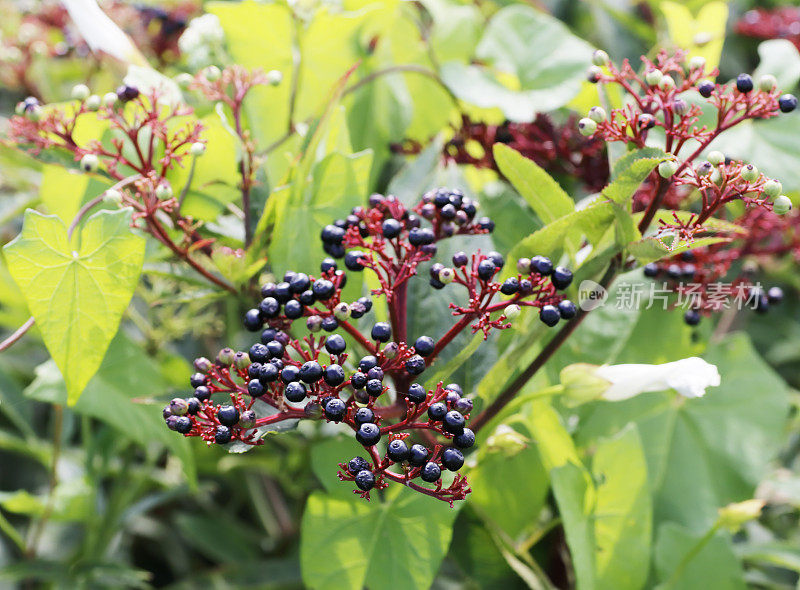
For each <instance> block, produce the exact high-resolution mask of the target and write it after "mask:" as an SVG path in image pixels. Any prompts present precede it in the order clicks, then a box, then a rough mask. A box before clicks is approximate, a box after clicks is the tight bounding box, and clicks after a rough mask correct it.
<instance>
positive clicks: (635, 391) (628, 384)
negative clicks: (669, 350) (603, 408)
mask: <svg viewBox="0 0 800 590" xmlns="http://www.w3.org/2000/svg"><path fill="white" fill-rule="evenodd" d="M595 375H596V376H597V377H600V378H602V379H605V380H606V381H608V382H609V383H610V384H611V385H610V386H609V387H608V389H606V390H605V391H604V392H603V393H602V394H601V397H602V398H603V399H604V400H607V401H620V400H624V399H629V398H631V397H634V396H637V395H639V394H640V393H645V392H648V391H664V390H666V389H674V390H675V391H676V392H677V393H678V394H680V395H682V396H683V397H702V396H703V395H705V393H706V388H707V387H716V386H718V385H719V384H720V377H719V371H717V367H716V366H715V365H712V364H710V363H707V362H706V361H704V360H703V359H701V358H698V357H694V356H693V357H690V358H685V359H681V360H679V361H675V362H672V363H665V364H663V365H634V364H629V365H606V366H602V367H598V368H597V370H596V371H595Z"/></svg>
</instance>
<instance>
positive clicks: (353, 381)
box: [350, 371, 369, 389]
mask: <svg viewBox="0 0 800 590" xmlns="http://www.w3.org/2000/svg"><path fill="white" fill-rule="evenodd" d="M367 381H369V378H368V377H367V374H366V373H362V372H361V371H356V372H355V373H353V374H352V375H351V376H350V385H352V386H353V388H354V389H364V387H366V386H367Z"/></svg>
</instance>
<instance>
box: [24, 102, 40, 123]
mask: <svg viewBox="0 0 800 590" xmlns="http://www.w3.org/2000/svg"><path fill="white" fill-rule="evenodd" d="M42 115H44V109H42V107H41V106H39V105H38V104H35V105H33V106H32V107H28V110H26V111H25V116H26V117H28V118H29V119H30V120H31V121H38V120H40V119H41V118H42Z"/></svg>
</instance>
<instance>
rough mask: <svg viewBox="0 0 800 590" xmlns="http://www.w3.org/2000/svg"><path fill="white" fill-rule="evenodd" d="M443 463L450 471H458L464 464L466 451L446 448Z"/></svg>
mask: <svg viewBox="0 0 800 590" xmlns="http://www.w3.org/2000/svg"><path fill="white" fill-rule="evenodd" d="M442 465H443V466H444V468H445V469H448V470H449V471H458V470H459V469H461V467H463V465H464V453H462V452H461V451H459V450H458V449H453V448H449V449H445V450H444V452H443V453H442Z"/></svg>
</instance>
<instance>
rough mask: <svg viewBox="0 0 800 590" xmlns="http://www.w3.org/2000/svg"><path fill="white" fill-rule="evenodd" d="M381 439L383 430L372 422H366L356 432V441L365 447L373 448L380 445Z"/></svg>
mask: <svg viewBox="0 0 800 590" xmlns="http://www.w3.org/2000/svg"><path fill="white" fill-rule="evenodd" d="M380 439H381V429H380V428H378V427H377V426H376V425H375V424H372V423H371V422H365V423H364V424H362V425H361V426H359V427H358V431H357V432H356V440H357V441H358V442H360V443H361V444H362V445H364V446H365V447H371V446H372V445H376V444H378V441H379V440H380Z"/></svg>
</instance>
